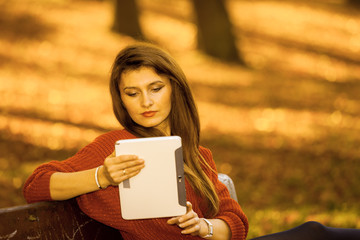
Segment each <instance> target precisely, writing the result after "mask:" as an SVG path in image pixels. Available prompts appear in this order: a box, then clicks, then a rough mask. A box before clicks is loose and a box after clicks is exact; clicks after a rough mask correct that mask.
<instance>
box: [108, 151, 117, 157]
mask: <svg viewBox="0 0 360 240" xmlns="http://www.w3.org/2000/svg"><path fill="white" fill-rule="evenodd" d="M108 157H116V153H115V151H113V152H112V153H111V154H110V155H109V156H108Z"/></svg>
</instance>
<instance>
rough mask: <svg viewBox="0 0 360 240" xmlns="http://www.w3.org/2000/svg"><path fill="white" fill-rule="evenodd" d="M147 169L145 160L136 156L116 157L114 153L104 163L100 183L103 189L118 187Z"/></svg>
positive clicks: (100, 172) (100, 173)
mask: <svg viewBox="0 0 360 240" xmlns="http://www.w3.org/2000/svg"><path fill="white" fill-rule="evenodd" d="M144 167H145V163H144V160H143V159H139V158H138V157H137V156H135V155H121V156H117V157H116V156H115V152H113V153H112V154H111V155H110V156H108V157H107V158H106V159H105V161H104V166H103V167H101V168H100V169H99V183H100V186H101V187H102V188H106V187H108V186H109V185H113V186H117V185H118V184H119V183H121V182H122V181H124V180H126V179H129V178H131V177H133V176H135V175H137V174H139V172H140V171H141V169H143V168H144Z"/></svg>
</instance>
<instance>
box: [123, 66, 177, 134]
mask: <svg viewBox="0 0 360 240" xmlns="http://www.w3.org/2000/svg"><path fill="white" fill-rule="evenodd" d="M119 88H120V89H119V90H120V96H121V99H122V102H123V104H124V107H125V108H126V110H127V111H128V113H129V115H130V117H131V118H132V120H133V121H134V122H136V123H137V124H139V125H141V126H143V127H155V128H157V129H159V130H161V131H163V132H164V133H165V134H166V135H170V133H171V129H170V123H169V114H170V110H171V83H170V80H169V79H168V78H167V77H166V76H162V75H158V74H157V73H156V72H155V71H154V69H153V68H151V67H141V68H139V69H136V70H129V71H125V72H123V73H122V74H121V80H120V85H119Z"/></svg>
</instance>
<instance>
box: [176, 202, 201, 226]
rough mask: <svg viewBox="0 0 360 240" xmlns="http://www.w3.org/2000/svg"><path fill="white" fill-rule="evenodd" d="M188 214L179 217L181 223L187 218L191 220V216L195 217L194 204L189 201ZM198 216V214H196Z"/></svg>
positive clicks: (187, 204) (187, 203) (187, 205)
mask: <svg viewBox="0 0 360 240" xmlns="http://www.w3.org/2000/svg"><path fill="white" fill-rule="evenodd" d="M186 209H187V210H186V214H185V215H183V216H181V217H180V219H179V223H183V222H185V221H187V220H189V219H190V218H194V217H195V216H194V214H196V213H195V212H194V211H193V210H192V204H191V202H189V201H187V202H186ZM196 216H197V214H196Z"/></svg>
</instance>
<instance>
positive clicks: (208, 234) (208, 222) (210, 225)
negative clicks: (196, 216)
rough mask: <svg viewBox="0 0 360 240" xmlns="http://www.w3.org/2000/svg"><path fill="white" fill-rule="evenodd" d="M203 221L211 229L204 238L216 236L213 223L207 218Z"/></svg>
mask: <svg viewBox="0 0 360 240" xmlns="http://www.w3.org/2000/svg"><path fill="white" fill-rule="evenodd" d="M203 220H204V221H205V223H206V224H207V226H208V228H209V231H208V233H207V235H206V236H204V237H203V238H210V237H212V236H213V235H214V228H213V225H212V223H211V222H210V221H209V220H207V219H206V218H203Z"/></svg>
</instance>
